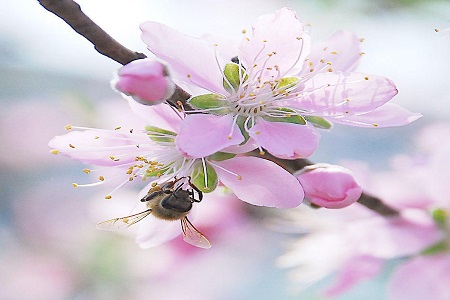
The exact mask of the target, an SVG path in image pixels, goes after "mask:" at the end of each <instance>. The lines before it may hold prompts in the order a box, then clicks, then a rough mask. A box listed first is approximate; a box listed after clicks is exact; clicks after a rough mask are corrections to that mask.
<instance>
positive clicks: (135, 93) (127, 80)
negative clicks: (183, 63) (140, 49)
mask: <svg viewBox="0 0 450 300" xmlns="http://www.w3.org/2000/svg"><path fill="white" fill-rule="evenodd" d="M117 75H118V76H117V78H116V79H115V80H113V83H112V84H113V86H114V87H115V88H116V89H117V90H118V91H119V92H122V93H124V94H125V95H128V96H132V97H133V99H134V100H136V101H137V102H139V103H142V104H145V105H155V104H159V103H162V102H164V101H165V100H167V99H168V98H169V97H170V96H172V94H173V93H174V91H175V84H174V83H173V82H172V80H171V78H170V76H169V72H168V70H167V66H166V65H165V64H164V63H163V62H161V61H159V60H154V59H138V60H134V61H132V62H130V63H129V64H127V65H125V66H123V67H122V68H120V69H119V71H118V72H117Z"/></svg>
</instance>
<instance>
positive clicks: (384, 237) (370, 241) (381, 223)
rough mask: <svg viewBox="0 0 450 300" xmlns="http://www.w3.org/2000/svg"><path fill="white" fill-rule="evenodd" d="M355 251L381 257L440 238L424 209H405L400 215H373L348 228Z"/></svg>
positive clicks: (413, 249)
mask: <svg viewBox="0 0 450 300" xmlns="http://www.w3.org/2000/svg"><path fill="white" fill-rule="evenodd" d="M351 230H352V231H353V234H354V236H353V237H354V238H355V239H358V240H359V241H361V242H360V244H359V252H360V253H365V254H368V255H371V256H375V257H380V258H384V259H391V258H396V257H401V256H407V255H414V254H416V253H418V252H420V251H422V250H424V249H426V248H427V247H429V246H431V245H432V244H434V243H437V242H438V241H439V240H440V239H441V238H442V236H441V234H440V232H439V230H438V229H437V228H436V225H435V224H434V222H433V220H432V219H431V217H430V216H429V215H428V214H427V213H426V212H424V211H420V210H410V211H408V210H406V211H404V212H403V214H402V216H401V217H396V218H390V219H388V220H386V219H383V218H380V217H376V218H371V219H367V220H365V221H361V222H358V225H357V226H354V227H352V228H351Z"/></svg>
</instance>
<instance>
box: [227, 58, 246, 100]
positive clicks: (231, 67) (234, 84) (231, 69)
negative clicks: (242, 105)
mask: <svg viewBox="0 0 450 300" xmlns="http://www.w3.org/2000/svg"><path fill="white" fill-rule="evenodd" d="M239 73H240V74H239ZM244 74H245V77H244V80H242V82H244V81H246V80H247V78H248V76H247V74H246V73H245V69H244V68H242V67H241V66H239V65H237V64H235V63H228V64H226V65H225V69H224V70H223V75H224V76H225V79H224V80H223V87H224V88H225V90H227V91H228V92H230V93H232V92H233V91H237V90H238V89H239V85H240V84H241V77H240V76H239V75H241V76H242V75H244ZM230 85H231V86H230Z"/></svg>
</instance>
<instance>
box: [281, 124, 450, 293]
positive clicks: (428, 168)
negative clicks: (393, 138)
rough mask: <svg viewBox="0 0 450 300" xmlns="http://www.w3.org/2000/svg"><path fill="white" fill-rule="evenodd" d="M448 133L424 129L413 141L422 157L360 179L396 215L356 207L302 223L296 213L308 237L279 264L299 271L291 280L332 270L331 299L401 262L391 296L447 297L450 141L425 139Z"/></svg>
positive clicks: (319, 214) (317, 277)
mask: <svg viewBox="0 0 450 300" xmlns="http://www.w3.org/2000/svg"><path fill="white" fill-rule="evenodd" d="M449 128H450V127H448V126H443V125H442V124H441V125H439V126H437V125H432V126H431V127H430V128H425V129H424V131H423V133H421V134H419V136H420V137H422V138H421V139H419V140H418V141H420V142H421V143H425V144H426V145H427V147H425V148H424V149H428V152H427V153H426V156H424V153H422V157H421V159H419V160H417V159H414V156H411V157H410V159H408V160H406V159H402V163H399V162H398V160H397V164H396V165H395V167H396V169H394V170H392V171H386V172H382V173H378V174H377V173H375V174H371V176H370V177H371V178H366V179H365V180H364V182H365V183H366V184H367V190H369V191H370V192H371V193H373V194H374V195H377V196H381V199H383V200H384V201H385V202H386V203H387V204H389V205H392V206H393V207H396V208H397V209H398V210H400V215H399V216H396V217H390V218H387V217H382V216H379V215H377V214H375V213H373V212H369V211H368V210H367V209H366V208H363V207H361V206H360V205H358V204H355V205H352V206H351V207H348V208H344V209H341V210H339V211H315V212H314V213H315V214H314V215H312V214H308V216H309V218H308V219H307V220H308V222H309V226H308V225H306V224H305V220H304V217H302V215H301V214H300V215H298V217H299V220H298V222H302V223H303V226H304V227H307V228H309V229H310V230H311V233H310V234H309V235H307V236H306V237H304V238H302V239H299V240H298V241H297V242H296V243H295V244H294V245H293V248H292V250H291V251H290V252H289V253H288V254H286V255H285V256H283V257H282V258H281V259H280V261H279V262H280V264H281V265H283V266H285V267H288V266H290V267H294V266H298V270H296V271H295V272H294V275H293V276H296V278H297V280H299V281H300V282H303V284H304V285H305V286H308V285H310V284H312V283H314V282H316V281H317V280H320V279H322V278H324V277H325V276H327V275H328V274H332V273H335V274H336V275H337V277H336V281H335V283H334V284H333V285H332V286H331V287H329V288H328V289H327V291H326V294H327V295H329V296H337V295H339V294H342V293H344V292H346V291H347V290H349V289H350V288H352V287H353V286H354V285H355V284H357V283H358V282H360V281H361V280H363V279H368V278H371V277H373V276H375V275H377V274H378V273H379V271H380V270H381V269H382V267H383V265H384V264H385V262H386V261H388V260H390V259H399V258H404V259H406V260H405V262H404V263H402V264H400V265H399V266H398V267H397V269H396V270H395V271H394V274H393V277H392V281H391V282H390V284H389V299H392V300H397V299H425V298H427V299H428V298H429V296H430V297H431V298H430V299H448V296H449V289H448V282H449V280H450V273H449V272H448V261H449V258H450V252H449V247H448V245H449V244H450V241H449V237H448V230H449V228H448V226H449V224H450V223H449V219H448V216H449V211H450V200H449V199H450V197H449V195H450V186H449V184H448V178H450V177H449V175H450V174H449V170H450V159H449V157H450V142H448V141H446V139H440V140H439V139H436V138H435V137H433V136H431V135H436V137H439V136H441V137H442V136H446V134H447V135H448V132H449V131H448V130H449ZM438 129H440V130H438ZM425 132H426V133H427V134H426V135H425V134H424V133H425ZM433 141H439V142H437V143H436V144H435V145H437V146H438V147H429V146H430V145H431V144H433V143H434V142H433ZM355 175H356V178H358V177H359V176H360V177H362V178H365V177H367V174H358V173H355ZM361 175H362V176H361ZM365 188H366V187H365ZM314 249H321V252H318V250H314ZM318 256H320V259H317V257H318ZM300 274H303V275H300ZM307 274H308V275H307ZM311 274H312V276H311ZM411 285H413V287H412V286H411ZM431 295H432V296H431Z"/></svg>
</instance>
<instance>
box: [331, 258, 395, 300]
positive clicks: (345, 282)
mask: <svg viewBox="0 0 450 300" xmlns="http://www.w3.org/2000/svg"><path fill="white" fill-rule="evenodd" d="M383 263H384V260H382V259H378V258H374V257H370V256H359V257H354V258H352V259H350V260H349V261H347V262H346V263H345V265H344V266H343V267H342V269H341V270H340V271H339V273H338V275H337V282H335V283H334V284H333V286H332V287H330V288H328V289H327V291H326V292H325V294H326V295H327V296H328V297H336V296H339V295H340V294H342V293H345V292H346V291H348V290H349V289H350V288H352V287H353V286H355V285H356V284H358V283H360V282H361V281H363V280H367V279H370V278H372V277H374V276H376V275H377V274H378V273H379V272H380V271H381V268H382V267H383ZM397 299H402V298H397Z"/></svg>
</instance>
